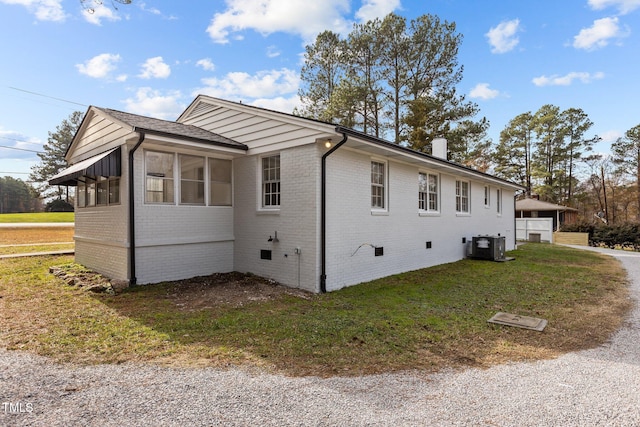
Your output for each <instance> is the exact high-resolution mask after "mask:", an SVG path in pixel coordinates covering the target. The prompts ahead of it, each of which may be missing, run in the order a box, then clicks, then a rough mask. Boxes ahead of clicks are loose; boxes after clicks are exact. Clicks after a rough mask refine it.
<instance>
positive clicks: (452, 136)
mask: <svg viewBox="0 0 640 427" xmlns="http://www.w3.org/2000/svg"><path fill="white" fill-rule="evenodd" d="M461 43H462V35H461V34H460V33H458V32H457V31H456V24H455V23H454V22H447V21H442V20H440V18H438V17H437V16H434V15H429V14H426V15H422V16H420V17H418V18H416V19H413V20H411V21H409V22H407V20H406V19H405V18H403V17H401V16H398V15H396V14H393V13H391V14H389V15H387V16H386V17H385V18H384V19H374V20H371V21H368V22H366V23H362V24H355V25H354V26H353V29H352V31H351V32H350V33H349V34H348V35H347V36H346V37H345V38H342V37H341V36H340V35H339V34H337V33H335V32H332V31H324V32H322V33H320V34H319V35H318V36H317V38H316V40H315V42H314V43H313V44H311V45H309V46H307V47H306V49H305V55H304V59H305V60H304V65H303V67H302V70H301V87H300V90H299V95H300V100H301V102H302V106H301V107H300V108H299V109H297V110H296V112H295V114H299V115H302V116H305V117H309V118H313V119H317V120H322V121H326V122H333V123H340V124H341V125H343V126H346V127H350V128H354V129H357V130H360V131H362V132H364V133H366V134H369V135H372V136H375V137H379V138H385V139H388V140H391V141H393V142H395V143H397V144H403V145H405V146H408V147H410V148H413V149H414V150H418V151H422V152H430V150H431V146H430V144H429V142H430V141H431V140H433V139H434V138H436V137H445V138H447V140H448V141H449V154H450V158H451V160H454V161H457V162H459V163H463V164H469V165H475V166H477V167H482V165H483V164H485V163H486V162H485V160H486V159H487V158H488V155H487V154H488V153H487V151H488V148H489V146H490V141H488V140H487V137H486V131H487V129H488V127H489V122H488V120H487V119H486V118H484V117H483V118H480V119H477V120H476V119H475V116H476V115H477V114H478V113H479V111H480V110H479V107H478V105H477V104H475V103H473V102H470V101H467V100H466V98H465V96H464V95H461V94H458V92H457V90H456V85H457V84H458V83H459V82H460V81H461V80H462V73H463V66H462V65H461V64H459V63H458V57H457V55H458V50H459V47H460V45H461Z"/></svg>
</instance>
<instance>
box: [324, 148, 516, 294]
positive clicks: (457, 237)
mask: <svg viewBox="0 0 640 427" xmlns="http://www.w3.org/2000/svg"><path fill="white" fill-rule="evenodd" d="M371 160H372V158H371V157H370V156H368V155H364V154H360V153H357V152H354V151H350V150H346V149H343V150H338V151H336V152H335V153H334V154H332V155H331V156H330V157H329V159H328V172H327V177H328V180H327V183H328V190H327V201H328V209H327V290H335V289H339V288H342V287H344V286H349V285H354V284H357V283H361V282H364V281H368V280H372V279H375V278H380V277H384V276H388V275H391V274H395V273H400V272H404V271H410V270H416V269H419V268H423V267H428V266H433V265H437V264H443V263H447V262H453V261H457V260H460V259H462V258H464V257H465V256H466V251H467V244H465V243H463V242H462V240H463V238H464V239H465V240H466V241H470V240H471V238H472V237H473V236H476V235H480V234H482V235H485V234H490V235H498V234H500V235H502V236H505V237H506V242H507V246H508V249H512V248H513V242H514V236H513V233H514V221H513V215H514V213H513V197H512V196H513V193H509V192H508V191H507V190H506V189H505V190H504V194H503V204H502V210H503V212H502V215H498V214H497V211H496V206H495V203H492V204H491V206H490V207H489V208H486V209H485V207H484V191H483V189H484V184H483V183H480V182H476V181H471V182H470V184H471V190H470V191H471V195H470V196H471V212H470V214H469V215H458V214H456V212H455V181H456V177H455V176H452V175H447V174H440V213H439V214H438V215H435V216H431V215H430V216H420V215H419V213H418V172H419V170H422V169H418V168H417V167H416V166H412V165H406V164H402V163H397V162H393V161H390V162H389V163H388V170H387V173H388V176H389V185H388V187H387V191H388V212H387V213H386V214H382V215H374V214H372V211H371V181H370V180H371ZM425 170H428V168H425ZM493 191H494V194H495V188H494V190H493ZM508 194H509V195H508ZM426 242H431V249H427V248H426ZM372 246H378V247H383V250H384V255H383V256H378V257H376V256H374V248H373V247H372Z"/></svg>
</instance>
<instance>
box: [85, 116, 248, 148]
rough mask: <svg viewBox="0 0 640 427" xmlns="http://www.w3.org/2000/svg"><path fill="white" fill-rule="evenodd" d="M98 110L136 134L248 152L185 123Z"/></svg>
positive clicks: (215, 135) (241, 145) (222, 138)
mask: <svg viewBox="0 0 640 427" xmlns="http://www.w3.org/2000/svg"><path fill="white" fill-rule="evenodd" d="M93 108H95V109H96V110H98V111H100V112H102V113H104V114H106V115H108V116H111V117H113V118H115V119H116V120H118V121H120V122H122V123H124V124H126V125H128V126H131V127H132V128H133V131H134V132H145V133H149V134H153V135H158V136H177V137H180V138H186V139H189V140H192V141H197V142H205V143H211V144H214V145H223V146H227V147H231V148H238V149H241V150H248V147H247V146H246V145H245V144H242V143H240V142H237V141H234V140H233V139H230V138H227V137H224V136H222V135H218V134H216V133H213V132H209V131H208V130H205V129H202V128H199V127H197V126H192V125H186V124H184V123H179V122H172V121H169V120H162V119H154V118H152V117H145V116H140V115H137V114H131V113H125V112H124V111H118V110H112V109H110V108H99V107H93Z"/></svg>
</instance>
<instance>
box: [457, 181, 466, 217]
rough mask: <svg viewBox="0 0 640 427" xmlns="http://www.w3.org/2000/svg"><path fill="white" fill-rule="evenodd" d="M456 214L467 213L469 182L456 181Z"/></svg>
mask: <svg viewBox="0 0 640 427" xmlns="http://www.w3.org/2000/svg"><path fill="white" fill-rule="evenodd" d="M456 212H457V213H469V182H467V181H456Z"/></svg>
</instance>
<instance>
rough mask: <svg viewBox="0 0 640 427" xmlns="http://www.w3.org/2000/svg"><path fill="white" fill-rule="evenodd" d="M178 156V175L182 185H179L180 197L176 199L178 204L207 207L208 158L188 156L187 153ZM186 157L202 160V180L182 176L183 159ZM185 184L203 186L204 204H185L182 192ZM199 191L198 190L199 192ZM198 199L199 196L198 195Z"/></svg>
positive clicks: (195, 202)
mask: <svg viewBox="0 0 640 427" xmlns="http://www.w3.org/2000/svg"><path fill="white" fill-rule="evenodd" d="M177 154H178V175H179V176H180V178H179V180H180V185H179V189H180V191H179V197H176V199H178V200H177V202H178V204H179V205H184V206H206V205H207V191H206V190H207V189H206V182H207V175H206V173H207V172H206V169H207V157H206V156H197V155H193V154H186V153H177ZM184 157H192V158H198V159H201V160H202V179H193V178H184V177H183V176H182V159H183V158H184ZM183 183H195V184H202V202H197V201H194V202H185V201H183V196H184V192H183V191H182V184H183ZM197 191H198V190H196V192H197ZM196 197H197V195H196Z"/></svg>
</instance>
